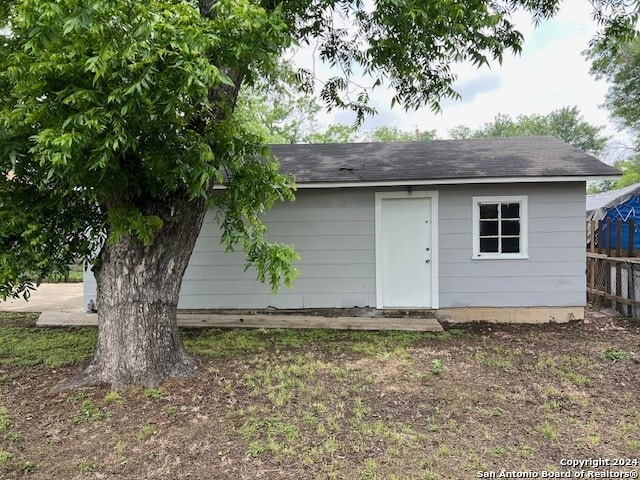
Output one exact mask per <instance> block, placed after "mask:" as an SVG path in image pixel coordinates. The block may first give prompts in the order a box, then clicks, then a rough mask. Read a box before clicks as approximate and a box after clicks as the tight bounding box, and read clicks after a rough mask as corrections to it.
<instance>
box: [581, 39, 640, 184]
mask: <svg viewBox="0 0 640 480" xmlns="http://www.w3.org/2000/svg"><path fill="white" fill-rule="evenodd" d="M588 56H589V58H590V59H591V60H592V67H591V73H593V74H594V75H595V76H596V78H598V79H601V78H605V79H607V80H608V81H609V82H610V84H611V86H610V87H609V90H608V91H607V96H606V101H605V106H606V107H607V108H608V109H609V111H610V113H611V116H612V117H613V118H614V119H615V120H616V121H617V123H618V125H619V126H620V127H621V128H623V129H626V130H628V131H629V132H631V134H632V135H633V137H634V139H633V143H632V144H631V145H627V146H624V147H622V155H623V159H622V160H618V161H617V162H616V163H615V166H616V167H617V168H619V169H620V170H622V173H623V175H622V177H621V178H620V179H618V180H616V181H615V182H601V183H599V184H598V185H597V187H596V189H597V190H600V191H602V190H606V189H610V188H623V187H627V186H629V185H632V184H634V183H638V182H640V81H639V79H640V36H638V32H635V35H632V36H628V37H623V38H621V39H617V40H612V41H610V42H608V43H605V44H598V45H595V46H594V47H593V48H591V49H590V51H589V52H588Z"/></svg>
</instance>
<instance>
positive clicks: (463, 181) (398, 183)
mask: <svg viewBox="0 0 640 480" xmlns="http://www.w3.org/2000/svg"><path fill="white" fill-rule="evenodd" d="M615 178H619V176H600V177H579V176H573V177H495V178H492V177H482V178H449V179H447V178H443V179H436V180H382V181H372V182H315V183H313V182H310V183H296V186H297V187H298V188H353V187H411V186H422V185H477V184H492V183H560V182H591V181H599V180H612V179H615Z"/></svg>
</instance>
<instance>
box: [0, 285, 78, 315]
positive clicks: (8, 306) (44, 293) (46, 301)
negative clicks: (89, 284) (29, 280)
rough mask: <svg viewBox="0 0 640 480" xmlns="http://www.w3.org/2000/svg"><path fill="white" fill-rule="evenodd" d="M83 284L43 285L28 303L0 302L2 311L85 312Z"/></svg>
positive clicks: (18, 301) (15, 300) (12, 300)
mask: <svg viewBox="0 0 640 480" xmlns="http://www.w3.org/2000/svg"><path fill="white" fill-rule="evenodd" d="M82 302H83V298H82V283H43V284H41V285H40V286H39V287H38V289H37V290H35V291H34V292H31V296H30V297H29V300H28V301H25V300H23V299H21V298H20V299H15V298H12V299H7V300H6V301H5V302H3V301H0V311H7V312H74V313H78V312H83V311H84V305H83V304H82Z"/></svg>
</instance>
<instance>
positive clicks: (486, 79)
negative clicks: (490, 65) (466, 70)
mask: <svg viewBox="0 0 640 480" xmlns="http://www.w3.org/2000/svg"><path fill="white" fill-rule="evenodd" d="M502 83H503V82H502V76H501V75H500V74H498V73H493V72H482V73H480V75H478V76H477V77H473V78H469V79H467V80H463V81H462V82H456V83H455V84H454V85H453V88H454V90H455V91H457V92H458V93H459V94H460V96H461V97H462V98H461V99H460V100H458V101H457V102H459V103H470V102H473V101H474V100H475V99H476V97H477V96H478V95H480V94H483V93H490V92H494V91H496V90H498V89H499V88H500V87H501V86H502ZM447 102H452V101H451V100H447ZM453 102H455V100H453Z"/></svg>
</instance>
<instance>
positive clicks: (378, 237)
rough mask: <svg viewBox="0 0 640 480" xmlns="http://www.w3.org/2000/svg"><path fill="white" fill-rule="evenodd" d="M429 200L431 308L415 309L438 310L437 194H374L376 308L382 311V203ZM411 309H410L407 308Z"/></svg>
mask: <svg viewBox="0 0 640 480" xmlns="http://www.w3.org/2000/svg"><path fill="white" fill-rule="evenodd" d="M416 197H418V198H430V199H431V306H430V307H415V308H431V309H437V308H440V298H439V286H438V278H439V275H438V266H439V261H438V253H439V248H438V192H437V191H421V190H418V191H412V190H411V189H409V190H408V191H396V192H376V194H375V243H376V245H375V249H376V308H378V309H382V308H384V306H383V290H384V280H383V279H384V272H383V271H382V270H383V268H382V247H383V245H382V201H383V200H384V199H389V198H391V199H393V198H400V199H406V198H416ZM407 308H411V307H407Z"/></svg>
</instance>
